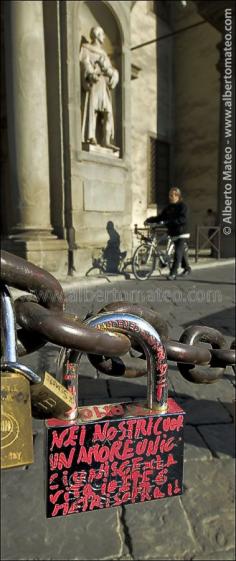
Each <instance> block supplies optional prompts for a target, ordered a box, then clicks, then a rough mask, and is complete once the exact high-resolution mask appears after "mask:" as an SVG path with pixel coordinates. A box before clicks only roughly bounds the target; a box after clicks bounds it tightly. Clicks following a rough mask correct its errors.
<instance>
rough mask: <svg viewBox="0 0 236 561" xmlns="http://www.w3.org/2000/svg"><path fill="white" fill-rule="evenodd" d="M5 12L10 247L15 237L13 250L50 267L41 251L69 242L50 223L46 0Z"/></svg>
mask: <svg viewBox="0 0 236 561" xmlns="http://www.w3.org/2000/svg"><path fill="white" fill-rule="evenodd" d="M4 16H5V17H4V25H5V45H6V83H7V119H8V133H9V135H8V138H9V159H10V169H11V193H12V197H11V201H12V202H11V208H10V209H9V208H8V209H6V211H7V214H8V219H7V222H8V225H9V235H8V245H9V241H11V244H13V245H12V251H14V252H16V253H20V254H23V256H25V257H27V258H29V259H30V257H31V259H32V255H31V253H29V252H32V251H34V252H35V254H34V255H33V260H34V262H37V263H39V264H41V265H44V266H45V267H46V268H50V266H49V265H47V257H46V260H45V258H44V260H43V262H42V258H41V257H39V256H37V252H40V255H42V251H44V252H45V251H46V252H47V250H49V251H52V249H53V248H52V242H58V243H60V244H62V246H63V249H65V248H66V242H65V241H63V242H62V241H59V240H57V237H56V236H54V235H53V234H52V226H51V223H50V184H49V152H48V125H47V100H46V73H45V50H44V26H43V6H42V2H41V1H39V0H33V1H29V0H27V1H25V0H21V1H20V2H19V1H11V2H6V3H5V14H4ZM36 240H37V243H36ZM48 242H49V244H50V245H48ZM42 243H43V247H42ZM58 243H57V245H58ZM32 244H33V245H32ZM62 246H61V249H62ZM55 249H56V248H54V250H55ZM23 250H24V251H23ZM55 265H56V261H55Z"/></svg>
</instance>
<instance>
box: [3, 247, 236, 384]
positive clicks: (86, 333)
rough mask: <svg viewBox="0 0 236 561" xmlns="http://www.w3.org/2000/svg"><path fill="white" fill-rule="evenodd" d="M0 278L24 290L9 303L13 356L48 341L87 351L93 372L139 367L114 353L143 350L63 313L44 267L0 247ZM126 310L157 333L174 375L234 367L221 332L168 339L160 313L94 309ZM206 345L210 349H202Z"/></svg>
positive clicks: (200, 378) (207, 379)
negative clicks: (14, 328) (13, 319)
mask: <svg viewBox="0 0 236 561" xmlns="http://www.w3.org/2000/svg"><path fill="white" fill-rule="evenodd" d="M1 278H2V280H3V282H4V283H5V284H7V285H9V286H11V287H14V288H18V289H21V290H24V291H26V292H29V293H30V295H29V296H28V295H25V296H21V297H19V298H17V299H16V300H15V302H14V305H15V312H16V320H17V323H18V324H19V326H20V329H18V331H17V346H18V354H19V356H22V355H24V354H28V353H30V352H33V351H34V350H36V349H39V348H40V347H42V346H43V345H45V344H46V342H47V341H50V342H52V343H54V344H57V345H59V346H61V347H65V348H68V349H70V348H72V349H75V350H78V351H81V352H86V353H88V358H89V360H90V362H91V364H92V365H93V366H94V367H95V368H97V370H99V371H101V372H104V373H105V374H109V375H111V376H125V377H131V376H132V377H136V376H140V375H143V374H145V369H142V368H141V369H130V368H129V367H126V366H125V364H124V362H123V361H122V359H120V358H119V356H120V355H122V354H126V353H127V352H128V351H129V352H131V353H132V352H133V350H134V351H138V353H140V354H139V357H140V358H145V355H144V354H143V349H142V348H141V346H140V345H139V344H138V343H137V341H135V339H134V337H132V335H131V336H130V338H128V337H126V336H125V335H124V334H120V333H114V332H113V333H110V332H109V331H106V332H103V331H102V330H98V329H96V328H92V327H89V326H88V325H86V323H85V321H84V322H83V321H81V320H80V319H79V318H78V316H76V315H74V314H67V313H66V312H65V311H64V308H65V297H64V292H63V289H62V287H61V285H60V283H59V282H58V281H57V280H56V279H55V278H54V277H53V276H52V275H51V274H50V273H48V272H47V271H44V270H43V269H41V268H39V267H37V266H36V265H33V264H32V263H29V262H28V261H26V260H25V259H22V258H20V257H17V256H15V255H13V254H10V253H8V252H6V251H2V252H1ZM104 312H117V313H125V314H132V315H135V316H138V317H140V318H142V319H144V320H146V321H147V322H148V323H149V324H151V325H152V327H154V329H155V330H156V331H157V332H158V334H159V336H160V337H161V339H162V341H163V343H164V345H165V348H166V353H167V358H168V360H170V361H174V362H176V363H177V366H178V369H179V371H180V373H181V374H182V375H183V377H184V378H186V379H187V380H188V381H191V382H194V383H212V382H214V381H216V380H218V379H219V378H221V377H222V376H223V375H224V373H225V368H226V366H227V365H232V366H233V365H235V341H233V342H232V343H231V347H230V348H227V343H226V340H225V338H224V337H223V335H222V334H221V333H220V332H219V331H217V330H215V329H212V328H211V327H207V326H202V325H200V326H195V325H194V326H190V327H188V328H187V329H185V330H184V332H183V333H182V335H181V337H180V340H179V341H174V340H171V339H170V338H169V330H168V323H167V321H166V320H165V319H163V317H162V316H161V314H160V313H158V312H154V311H153V310H150V309H148V308H146V307H144V306H141V305H137V304H133V305H132V304H130V303H128V302H123V301H122V302H113V303H111V304H109V305H107V306H105V307H103V308H102V309H101V310H100V311H99V312H98V313H100V314H101V313H104ZM87 317H88V316H87ZM206 343H208V345H210V346H211V348H208V347H206Z"/></svg>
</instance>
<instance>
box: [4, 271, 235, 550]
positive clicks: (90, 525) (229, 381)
mask: <svg viewBox="0 0 236 561" xmlns="http://www.w3.org/2000/svg"><path fill="white" fill-rule="evenodd" d="M233 274H234V271H233V267H232V266H231V265H228V266H224V267H216V268H211V269H204V270H196V271H193V273H192V275H191V278H190V277H187V278H186V279H184V280H182V281H180V280H179V279H178V280H177V281H175V282H167V281H165V280H164V279H160V278H157V279H155V277H154V278H152V279H150V280H149V281H145V283H142V282H137V281H134V280H130V281H123V280H121V281H119V282H117V280H116V281H115V282H113V283H111V284H108V283H106V282H105V283H103V284H99V285H97V286H96V285H95V284H94V283H93V284H88V285H86V284H85V283H83V288H81V289H80V288H78V289H77V290H76V292H75V290H74V284H75V280H73V290H72V289H71V288H70V285H69V283H68V284H67V289H66V294H67V309H68V311H71V312H78V313H79V315H80V317H81V318H83V317H84V316H85V314H86V313H87V312H88V311H93V312H96V311H98V310H99V309H100V308H101V307H102V306H103V305H104V303H108V302H111V301H114V300H129V302H139V303H143V304H145V305H147V306H149V307H151V308H153V309H156V310H158V311H160V312H161V313H162V315H163V317H164V318H165V319H166V320H167V321H168V323H169V329H170V336H171V338H178V337H179V336H180V334H181V333H182V331H183V329H184V328H185V327H186V326H187V325H191V324H192V323H195V324H205V325H208V326H211V327H215V328H217V329H219V330H220V331H221V332H222V333H223V334H224V335H225V337H226V339H227V341H228V343H231V341H232V340H233V338H234V331H233V330H234V311H233V306H234V301H233V300H234V278H233ZM58 351H59V349H58V347H56V346H55V345H51V344H47V346H46V347H45V348H44V349H43V350H41V351H39V352H38V353H34V354H32V355H31V356H30V357H25V359H24V362H25V363H27V364H30V365H31V366H33V367H34V368H35V369H36V370H38V371H42V370H44V369H45V368H47V369H50V370H51V371H52V372H55V369H56V360H57V357H58ZM125 359H126V362H127V364H128V363H129V364H135V365H136V366H137V365H138V364H139V363H140V359H138V358H137V359H136V358H135V359H134V358H132V359H131V358H130V357H128V356H127V357H125ZM142 366H143V362H142ZM80 370H81V374H80V400H81V403H105V402H108V403H109V402H111V401H120V400H121V401H122V400H123V399H124V400H125V399H129V398H131V399H135V400H138V399H141V398H145V393H146V378H145V377H140V378H135V379H128V378H126V379H122V378H112V377H108V376H105V375H101V374H100V375H98V374H97V372H96V370H95V369H94V368H93V367H92V366H91V365H90V363H89V362H88V360H87V357H86V356H84V355H83V357H82V360H81V368H80ZM234 386H235V378H234V371H233V369H232V368H231V367H228V368H227V370H226V374H225V376H224V378H223V379H222V380H220V381H219V382H217V383H215V384H209V385H193V384H191V383H189V382H187V381H185V380H184V379H183V378H182V377H181V375H180V374H179V372H178V369H177V367H176V365H175V363H173V362H170V363H169V393H170V395H171V396H172V395H174V396H175V399H176V401H177V402H178V403H179V404H181V405H182V406H183V409H184V410H185V411H186V426H185V460H184V493H183V495H182V496H178V497H175V498H171V499H162V500H157V501H151V502H148V503H142V504H141V503H139V504H137V505H129V506H126V507H115V508H111V509H107V510H106V509H105V510H101V511H95V512H92V513H89V512H88V513H83V514H79V515H75V516H68V517H65V518H63V517H61V518H58V519H51V520H47V519H46V518H45V498H44V486H45V466H44V428H43V422H42V421H36V420H34V430H35V463H34V464H33V465H32V466H30V467H29V468H28V469H23V468H19V469H15V470H10V471H4V472H3V473H2V557H1V558H2V559H3V560H6V561H7V560H20V559H24V560H36V559H37V560H63V559H66V560H82V559H85V560H100V561H102V560H113V559H114V560H124V561H125V560H137V561H139V560H140V561H141V560H146V559H148V560H159V559H161V560H165V559H166V560H168V559H182V560H187V559H188V560H190V559H191V560H192V559H193V560H210V559H219V560H227V559H235V551H234V541H235V535H234V490H233V483H234V459H233V457H234V412H233V403H234V399H235V394H234Z"/></svg>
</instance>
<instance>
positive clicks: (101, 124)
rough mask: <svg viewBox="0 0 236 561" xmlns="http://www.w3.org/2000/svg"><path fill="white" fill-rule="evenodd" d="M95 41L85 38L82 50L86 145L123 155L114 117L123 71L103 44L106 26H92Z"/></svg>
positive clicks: (83, 119)
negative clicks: (116, 91)
mask: <svg viewBox="0 0 236 561" xmlns="http://www.w3.org/2000/svg"><path fill="white" fill-rule="evenodd" d="M90 38H91V43H86V42H84V43H83V44H82V46H81V50H80V69H81V84H82V95H81V99H82V147H83V149H85V150H89V151H91V150H92V151H98V152H100V153H101V152H105V153H109V154H112V155H115V156H118V157H119V148H118V147H117V146H115V145H114V144H113V142H112V141H113V140H114V117H113V109H112V94H111V90H113V89H114V88H115V87H116V85H117V84H118V81H119V73H118V70H116V68H114V67H113V66H112V64H111V61H110V59H109V57H108V55H107V53H106V51H105V50H104V48H103V46H102V45H103V42H104V38H105V34H104V31H103V29H102V27H99V26H96V27H92V29H91V31H90Z"/></svg>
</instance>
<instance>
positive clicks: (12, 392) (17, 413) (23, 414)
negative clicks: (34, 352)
mask: <svg viewBox="0 0 236 561" xmlns="http://www.w3.org/2000/svg"><path fill="white" fill-rule="evenodd" d="M1 302H2V307H1V311H2V331H3V333H2V334H3V338H2V342H3V347H4V349H3V355H4V361H5V365H6V370H5V371H4V373H2V372H1V469H5V468H13V467H19V466H23V465H29V464H32V463H33V461H34V456H33V432H32V418H31V399H30V384H29V382H28V380H27V379H26V378H25V377H24V375H22V374H21V373H20V372H21V365H19V364H18V363H17V362H16V359H17V354H16V336H15V327H16V326H15V317H14V311H13V305H12V302H11V297H10V294H9V291H8V289H7V287H6V286H5V285H3V284H2V283H1ZM8 361H9V363H10V364H15V365H17V372H16V373H14V374H13V373H11V372H10V371H8V369H7V364H8ZM23 368H24V367H23Z"/></svg>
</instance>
